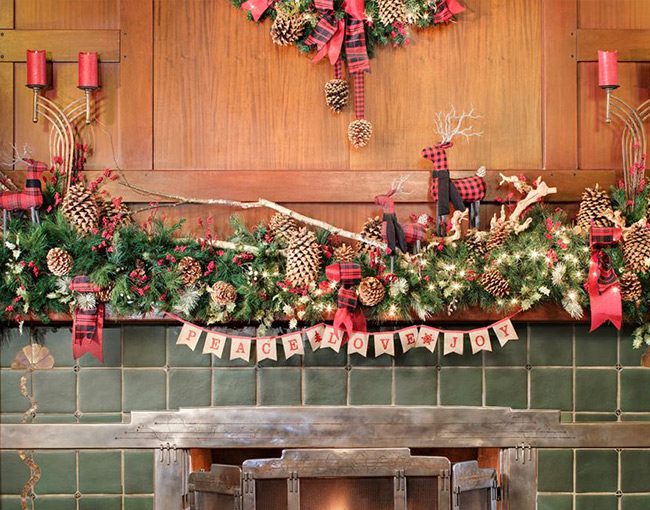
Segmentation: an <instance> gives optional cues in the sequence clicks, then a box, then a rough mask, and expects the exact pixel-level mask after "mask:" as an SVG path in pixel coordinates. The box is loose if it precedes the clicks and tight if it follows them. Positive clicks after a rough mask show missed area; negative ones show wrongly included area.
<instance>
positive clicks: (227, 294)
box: [208, 282, 237, 306]
mask: <svg viewBox="0 0 650 510" xmlns="http://www.w3.org/2000/svg"><path fill="white" fill-rule="evenodd" d="M208 292H209V293H210V297H211V298H212V302H213V303H214V304H215V305H217V306H226V305H229V304H232V303H234V302H235V301H236V300H237V290H236V289H235V287H233V286H232V285H231V284H229V283H228V282H217V283H215V284H214V285H212V287H208Z"/></svg>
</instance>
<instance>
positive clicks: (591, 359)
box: [575, 324, 618, 367]
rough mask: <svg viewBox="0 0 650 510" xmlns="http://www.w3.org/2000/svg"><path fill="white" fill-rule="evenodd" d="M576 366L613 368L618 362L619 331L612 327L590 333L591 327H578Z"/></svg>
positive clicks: (580, 325)
mask: <svg viewBox="0 0 650 510" xmlns="http://www.w3.org/2000/svg"><path fill="white" fill-rule="evenodd" d="M575 335H576V365H577V366H590V367H613V366H615V365H616V363H617V360H618V352H617V351H618V331H616V330H615V329H614V328H611V327H601V328H598V329H597V330H596V331H594V332H593V333H589V326H587V325H582V324H579V325H576V326H575Z"/></svg>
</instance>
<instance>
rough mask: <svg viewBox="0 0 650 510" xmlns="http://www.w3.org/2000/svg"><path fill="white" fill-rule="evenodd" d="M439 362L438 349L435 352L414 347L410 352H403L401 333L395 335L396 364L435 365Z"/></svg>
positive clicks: (412, 365) (404, 365)
mask: <svg viewBox="0 0 650 510" xmlns="http://www.w3.org/2000/svg"><path fill="white" fill-rule="evenodd" d="M437 364H438V350H437V348H436V350H435V351H434V352H431V351H429V349H423V348H418V349H414V348H412V349H411V350H409V351H408V352H406V353H405V352H402V343H401V342H400V340H399V335H398V336H396V337H395V366H398V367H399V366H402V367H433V366H435V365H437Z"/></svg>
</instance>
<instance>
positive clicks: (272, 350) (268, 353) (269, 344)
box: [255, 338, 278, 361]
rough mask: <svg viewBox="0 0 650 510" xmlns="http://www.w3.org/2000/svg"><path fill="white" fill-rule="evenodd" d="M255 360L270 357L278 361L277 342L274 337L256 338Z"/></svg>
mask: <svg viewBox="0 0 650 510" xmlns="http://www.w3.org/2000/svg"><path fill="white" fill-rule="evenodd" d="M255 348H256V349H255V350H256V353H257V361H262V360H265V359H272V360H273V361H278V344H277V342H276V341H275V338H258V339H257V341H256V342H255Z"/></svg>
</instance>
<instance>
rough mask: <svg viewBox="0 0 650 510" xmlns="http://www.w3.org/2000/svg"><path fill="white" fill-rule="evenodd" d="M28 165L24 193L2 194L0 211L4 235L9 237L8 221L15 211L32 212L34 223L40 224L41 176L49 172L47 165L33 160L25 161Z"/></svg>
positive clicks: (11, 192) (0, 194)
mask: <svg viewBox="0 0 650 510" xmlns="http://www.w3.org/2000/svg"><path fill="white" fill-rule="evenodd" d="M19 160H20V161H23V162H24V163H27V165H28V166H27V180H26V181H25V188H24V189H23V190H22V191H4V192H2V193H0V209H2V233H3V237H6V236H7V220H8V219H10V218H11V213H12V212H14V211H27V210H29V211H31V216H32V223H37V224H38V223H40V218H39V215H38V209H39V208H40V207H41V205H43V194H42V193H41V174H42V173H43V172H45V171H46V170H47V166H46V165H45V163H42V162H40V161H35V160H33V159H29V158H26V159H23V158H20V159H19Z"/></svg>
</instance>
